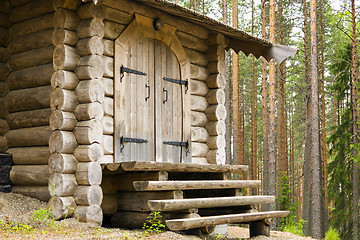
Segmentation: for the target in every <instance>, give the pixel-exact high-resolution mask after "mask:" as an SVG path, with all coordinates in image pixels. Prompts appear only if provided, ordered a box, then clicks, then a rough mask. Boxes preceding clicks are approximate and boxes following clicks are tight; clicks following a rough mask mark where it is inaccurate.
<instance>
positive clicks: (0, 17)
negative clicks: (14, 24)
mask: <svg viewBox="0 0 360 240" xmlns="http://www.w3.org/2000/svg"><path fill="white" fill-rule="evenodd" d="M10 25H11V21H10V18H9V15H8V14H6V13H0V27H4V28H8V27H9V26H10Z"/></svg>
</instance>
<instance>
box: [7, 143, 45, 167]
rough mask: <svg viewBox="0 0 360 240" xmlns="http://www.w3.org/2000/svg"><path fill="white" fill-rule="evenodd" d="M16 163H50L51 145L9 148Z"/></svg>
mask: <svg viewBox="0 0 360 240" xmlns="http://www.w3.org/2000/svg"><path fill="white" fill-rule="evenodd" d="M7 152H8V153H11V154H12V157H13V161H14V164H15V165H18V164H26V165H30V164H35V165H36V164H48V160H49V157H50V151H49V147H48V146H46V147H17V148H9V149H8V150H7Z"/></svg>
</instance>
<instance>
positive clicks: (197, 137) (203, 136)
mask: <svg viewBox="0 0 360 240" xmlns="http://www.w3.org/2000/svg"><path fill="white" fill-rule="evenodd" d="M208 138H209V134H208V132H207V131H206V129H205V128H203V127H191V141H193V142H206V141H207V140H208Z"/></svg>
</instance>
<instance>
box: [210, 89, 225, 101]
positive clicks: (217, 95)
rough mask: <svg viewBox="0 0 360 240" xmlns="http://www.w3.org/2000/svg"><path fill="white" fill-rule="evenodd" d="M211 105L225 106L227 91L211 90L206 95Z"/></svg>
mask: <svg viewBox="0 0 360 240" xmlns="http://www.w3.org/2000/svg"><path fill="white" fill-rule="evenodd" d="M206 100H207V101H208V103H209V104H225V91H224V90H222V89H210V90H209V92H208V94H207V95H206Z"/></svg>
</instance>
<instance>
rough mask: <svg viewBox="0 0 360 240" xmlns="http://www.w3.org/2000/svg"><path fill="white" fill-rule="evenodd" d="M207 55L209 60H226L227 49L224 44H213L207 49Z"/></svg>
mask: <svg viewBox="0 0 360 240" xmlns="http://www.w3.org/2000/svg"><path fill="white" fill-rule="evenodd" d="M206 56H207V58H208V60H209V62H213V61H218V60H222V61H224V60H225V49H224V45H211V46H209V49H208V50H207V51H206Z"/></svg>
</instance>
